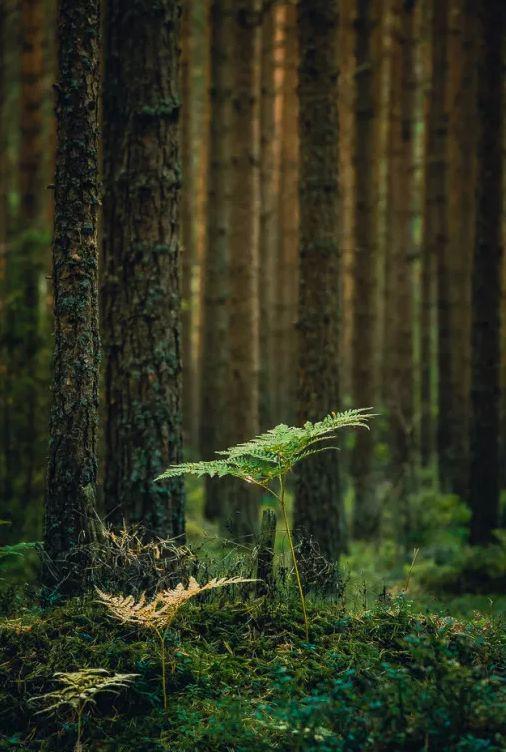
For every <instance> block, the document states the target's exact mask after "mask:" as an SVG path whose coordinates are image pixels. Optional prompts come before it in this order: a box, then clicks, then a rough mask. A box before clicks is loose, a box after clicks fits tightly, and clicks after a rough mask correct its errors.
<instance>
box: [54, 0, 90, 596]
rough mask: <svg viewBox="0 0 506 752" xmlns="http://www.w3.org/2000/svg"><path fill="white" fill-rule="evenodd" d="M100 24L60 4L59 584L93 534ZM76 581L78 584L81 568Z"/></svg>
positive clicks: (79, 8)
mask: <svg viewBox="0 0 506 752" xmlns="http://www.w3.org/2000/svg"><path fill="white" fill-rule="evenodd" d="M99 26H100V23H99V3H98V0H82V2H80V3H79V4H76V3H75V2H73V0H61V1H60V6H59V11H58V41H59V52H58V61H59V66H58V67H59V81H58V85H57V105H56V115H57V122H58V151H57V169H56V189H55V221H54V240H53V291H54V313H55V334H54V337H55V352H54V376H53V394H52V405H51V416H50V446H49V464H48V475H47V489H46V510H45V511H46V518H45V532H44V546H45V550H46V553H47V554H48V556H49V557H50V558H51V560H52V561H53V566H52V568H51V571H52V572H54V571H55V573H56V577H57V579H58V580H59V579H60V577H61V575H62V574H64V573H65V572H66V569H67V564H66V562H65V557H66V556H67V555H68V554H70V553H72V552H73V551H74V550H75V549H76V547H77V546H78V545H79V544H81V543H86V542H89V541H90V540H92V539H93V538H94V537H95V536H96V529H95V518H94V505H95V487H96V479H97V413H98V364H99V347H100V345H99V332H98V283H97V267H98V248H97V219H98V208H99V196H98V159H97V154H98V133H99V131H98V94H99ZM75 576H76V577H78V578H82V577H84V576H85V569H84V568H81V569H80V571H79V573H76V575H75ZM69 584H70V582H69V583H67V585H69Z"/></svg>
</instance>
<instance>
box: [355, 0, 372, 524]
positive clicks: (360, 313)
mask: <svg viewBox="0 0 506 752" xmlns="http://www.w3.org/2000/svg"><path fill="white" fill-rule="evenodd" d="M376 12H377V5H376V4H373V3H371V2H369V0H357V5H356V16H355V20H354V31H355V34H354V36H355V58H356V59H355V63H356V72H355V142H354V169H355V205H354V225H355V226H354V238H355V248H354V265H353V272H354V275H353V276H354V305H353V318H354V323H353V348H352V358H353V366H352V368H353V396H354V405H356V406H357V407H372V406H373V405H374V404H375V400H376V396H377V394H376V370H375V364H376V359H375V354H374V348H375V346H376V336H375V334H376V326H375V324H376V309H375V302H376V291H375V279H376V274H375V263H376V256H377V214H376V206H377V191H376V186H377V184H378V173H377V170H376V169H375V164H376V162H375V132H376V128H375V124H376V115H375V112H376V111H375V104H376V102H375V99H374V91H375V86H374V78H375V75H376V64H377V61H376V59H375V58H374V56H373V52H374V48H373V33H374V28H375V25H376V24H377V22H378V19H377V18H376V16H375V13H376ZM373 451H374V441H373V434H372V433H371V432H370V431H359V432H358V433H357V435H356V444H355V446H354V449H353V457H352V465H351V471H352V477H353V483H354V488H355V507H354V518H353V532H354V535H355V536H356V537H358V538H365V539H371V538H374V537H375V536H376V535H377V534H378V527H379V507H378V501H377V497H376V493H375V488H374V483H373Z"/></svg>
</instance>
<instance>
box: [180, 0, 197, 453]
mask: <svg viewBox="0 0 506 752" xmlns="http://www.w3.org/2000/svg"><path fill="white" fill-rule="evenodd" d="M181 48H182V54H181V87H182V92H181V94H182V96H181V99H182V102H181V105H182V108H181V161H182V166H183V186H182V193H181V241H182V246H183V247H182V254H181V255H182V290H181V294H182V310H181V325H182V331H183V428H184V434H185V440H186V442H187V443H188V444H190V445H191V446H194V445H195V433H196V430H195V429H196V426H195V420H196V412H197V411H196V408H195V388H194V382H195V375H196V374H195V370H196V369H195V367H196V358H195V348H194V341H193V336H192V335H193V323H194V311H193V294H192V278H193V267H194V264H195V255H196V253H195V251H196V237H195V220H194V217H195V211H194V209H195V201H194V196H195V187H196V185H195V175H194V159H193V138H192V135H193V129H192V123H193V112H192V109H193V108H192V94H193V92H192V0H187V2H186V3H185V4H184V6H183V19H182V42H181Z"/></svg>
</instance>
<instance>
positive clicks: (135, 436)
mask: <svg viewBox="0 0 506 752" xmlns="http://www.w3.org/2000/svg"><path fill="white" fill-rule="evenodd" d="M180 16H181V3H179V2H175V1H174V0H161V2H158V3H156V4H153V3H152V2H151V1H150V0H141V1H140V2H137V3H135V4H132V3H131V2H130V1H129V0H110V2H109V5H108V14H107V58H106V68H105V87H104V123H105V134H104V135H105V139H104V180H105V203H104V284H103V303H104V313H103V323H104V345H105V361H106V362H105V389H106V409H107V416H106V432H105V444H106V446H105V450H106V469H105V483H104V486H105V500H106V506H107V510H108V512H109V515H110V518H111V519H112V520H117V521H121V519H122V518H125V519H126V520H128V521H130V522H135V523H137V522H141V523H142V524H143V526H144V527H145V529H146V531H147V533H148V534H155V535H160V536H163V537H167V536H177V537H178V540H182V538H183V536H184V491H183V483H182V480H181V479H177V480H174V481H172V480H171V481H169V482H165V483H159V482H156V481H155V478H156V477H157V475H159V474H160V472H161V471H162V470H163V469H164V468H166V467H167V465H169V464H172V463H178V462H180V461H181V459H182V440H181V428H182V426H181V403H182V379H181V322H180V315H181V311H180V286H179V277H180V270H179V199H180V192H181V165H180V155H179V114H180V106H181V103H180V98H179V29H180Z"/></svg>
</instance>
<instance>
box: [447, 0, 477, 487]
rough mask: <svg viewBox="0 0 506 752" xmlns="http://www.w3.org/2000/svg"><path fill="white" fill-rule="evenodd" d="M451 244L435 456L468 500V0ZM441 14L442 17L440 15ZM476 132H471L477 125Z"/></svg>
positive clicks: (460, 55)
mask: <svg viewBox="0 0 506 752" xmlns="http://www.w3.org/2000/svg"><path fill="white" fill-rule="evenodd" d="M448 11H449V21H448V23H449V27H448V48H447V50H448V51H447V58H446V59H445V60H444V61H443V62H444V64H445V65H446V66H447V69H448V92H447V117H448V145H447V164H448V167H447V170H446V186H445V189H446V190H445V192H446V195H447V196H448V201H447V206H446V214H447V227H448V232H447V239H446V243H445V244H444V247H443V248H441V267H440V273H439V280H440V284H441V287H440V296H439V310H440V325H439V334H440V336H439V409H438V456H439V480H440V485H441V488H442V490H444V491H447V492H451V493H456V494H458V495H459V496H461V497H462V498H464V499H467V498H468V497H469V460H470V457H469V394H470V326H471V322H470V310H471V300H470V298H471V295H470V292H471V254H472V247H473V236H474V227H473V215H474V197H473V190H472V189H473V186H474V175H475V135H474V134H475V127H476V125H475V124H476V115H475V112H474V109H475V91H474V75H475V73H474V68H475V61H474V54H473V43H472V35H473V32H472V14H471V13H470V12H469V2H468V0H451V2H450V3H449V6H448ZM438 12H439V11H438ZM473 126H474V127H473Z"/></svg>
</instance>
